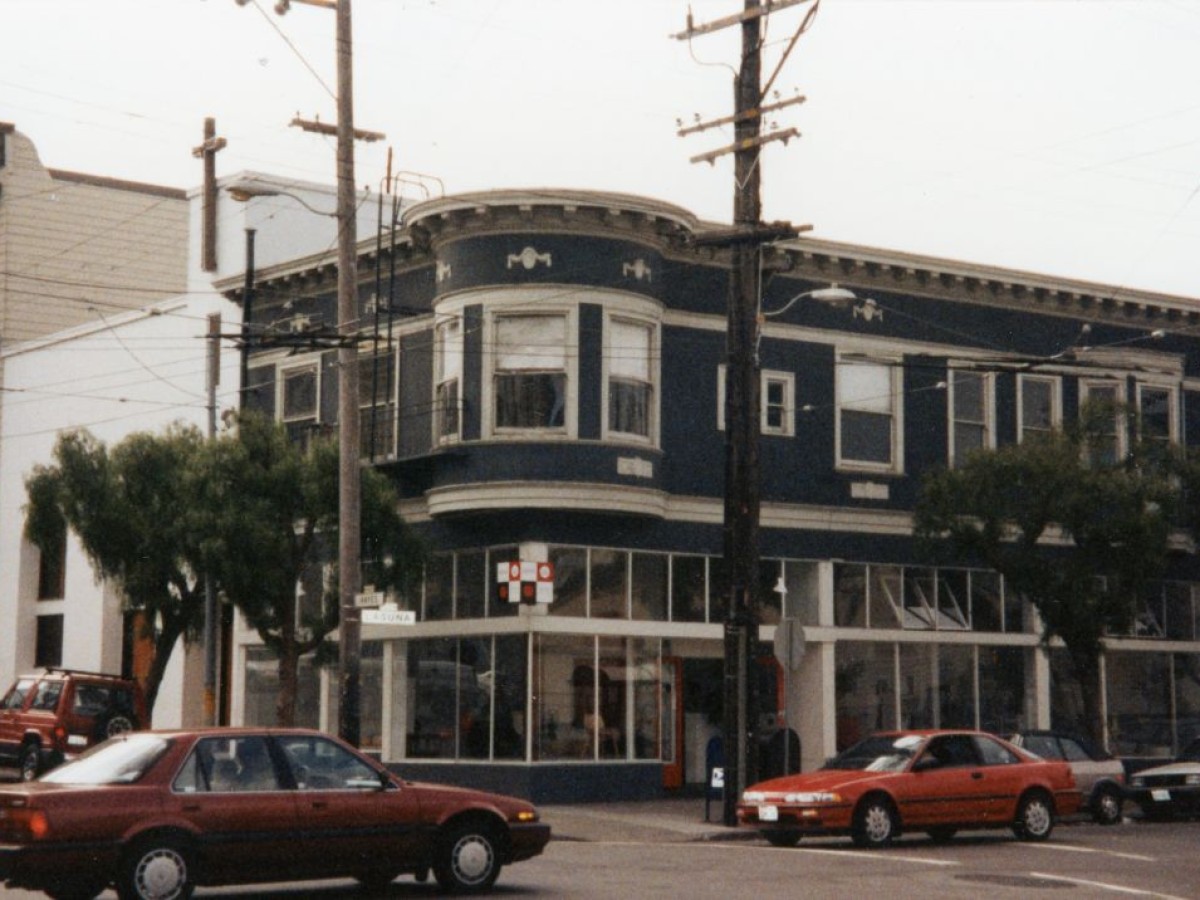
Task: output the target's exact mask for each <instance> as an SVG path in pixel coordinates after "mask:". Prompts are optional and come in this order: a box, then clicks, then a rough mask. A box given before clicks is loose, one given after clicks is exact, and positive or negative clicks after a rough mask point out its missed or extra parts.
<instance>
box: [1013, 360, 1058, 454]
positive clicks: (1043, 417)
mask: <svg viewBox="0 0 1200 900" xmlns="http://www.w3.org/2000/svg"><path fill="white" fill-rule="evenodd" d="M1018 383H1019V385H1020V388H1019V390H1020V394H1019V397H1020V411H1019V413H1018V415H1019V416H1020V424H1021V427H1020V439H1021V440H1022V441H1027V440H1031V439H1034V438H1036V437H1039V436H1041V437H1044V436H1047V435H1049V434H1050V432H1052V431H1053V430H1054V429H1056V428H1058V427H1059V426H1060V425H1061V424H1062V399H1061V396H1060V393H1061V389H1060V385H1059V380H1058V379H1057V378H1054V377H1052V376H1047V375H1021V376H1019V381H1018Z"/></svg>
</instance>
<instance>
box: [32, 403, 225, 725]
mask: <svg viewBox="0 0 1200 900" xmlns="http://www.w3.org/2000/svg"><path fill="white" fill-rule="evenodd" d="M203 443H204V441H203V438H202V437H201V435H200V433H199V432H198V431H197V430H196V429H194V428H189V427H184V426H173V427H171V428H169V429H168V430H167V431H166V432H165V433H163V434H161V435H152V434H148V433H138V434H133V435H130V436H129V437H127V438H126V439H124V440H123V441H121V443H119V444H117V445H116V446H115V447H113V448H112V449H111V450H110V449H109V448H108V447H107V446H106V445H105V444H104V443H103V442H101V441H99V440H97V439H96V438H95V437H94V436H92V435H91V434H90V433H89V432H88V431H86V430H80V431H72V432H65V433H63V434H61V435H60V436H59V438H58V440H57V442H56V443H55V447H54V451H53V458H54V462H53V463H52V464H50V465H42V466H37V467H36V468H35V469H34V470H33V472H32V473H31V474H30V475H29V477H28V478H27V479H26V489H27V492H28V496H29V502H28V505H27V506H26V524H25V533H26V535H27V537H28V538H29V540H30V541H32V542H33V543H34V544H35V545H37V546H38V547H39V549H41V551H42V552H43V553H57V552H59V547H60V541H61V538H62V535H63V533H64V528H66V527H69V528H70V529H71V530H72V531H74V532H75V534H76V535H78V537H79V541H80V543H81V544H82V546H83V549H84V551H85V552H86V553H87V556H88V558H89V559H90V560H91V562H92V565H93V566H94V567H95V568H96V571H97V572H98V573H99V574H100V575H101V576H103V577H104V578H108V579H111V580H112V581H113V582H114V583H116V584H117V585H118V586H119V587H120V589H121V590H122V591H123V593H124V594H125V598H126V607H127V608H128V609H130V610H138V611H141V612H142V613H143V614H144V615H143V617H142V623H143V628H144V632H143V634H142V635H141V636H142V637H147V638H149V639H150V640H151V641H152V643H153V647H154V656H153V659H152V661H151V664H150V669H149V672H148V673H147V676H146V684H145V690H146V703H147V709H148V711H149V712H151V713H153V709H154V703H155V700H156V699H157V697H158V689H159V685H160V684H161V682H162V677H163V673H164V672H165V670H166V666H167V663H168V661H169V660H170V657H171V652H172V650H173V649H174V647H175V644H176V643H177V642H178V640H179V638H180V637H182V636H187V635H189V634H190V635H195V634H196V633H198V631H199V629H200V627H201V626H202V624H203V616H204V580H203V571H204V565H203V559H202V550H201V540H200V533H199V531H198V528H197V524H198V513H199V498H198V496H197V494H196V489H197V487H198V485H197V484H196V481H195V479H194V478H192V477H191V473H193V472H194V470H195V467H196V464H197V460H198V456H199V453H200V451H201V448H202V447H203Z"/></svg>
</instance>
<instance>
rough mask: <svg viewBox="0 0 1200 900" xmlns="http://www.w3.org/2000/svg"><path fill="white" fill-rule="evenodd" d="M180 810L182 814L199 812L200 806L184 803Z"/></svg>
mask: <svg viewBox="0 0 1200 900" xmlns="http://www.w3.org/2000/svg"><path fill="white" fill-rule="evenodd" d="M182 809H183V811H184V812H199V811H200V804H199V803H185V804H183V807H182Z"/></svg>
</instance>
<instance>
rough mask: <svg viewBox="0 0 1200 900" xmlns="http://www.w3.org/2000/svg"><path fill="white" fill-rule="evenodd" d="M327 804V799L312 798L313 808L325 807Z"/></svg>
mask: <svg viewBox="0 0 1200 900" xmlns="http://www.w3.org/2000/svg"><path fill="white" fill-rule="evenodd" d="M327 806H329V801H327V800H314V801H313V802H312V808H313V809H325V807H327Z"/></svg>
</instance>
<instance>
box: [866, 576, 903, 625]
mask: <svg viewBox="0 0 1200 900" xmlns="http://www.w3.org/2000/svg"><path fill="white" fill-rule="evenodd" d="M869 571H870V574H871V580H870V587H869V589H868V593H867V600H868V602H869V606H868V609H867V626H868V627H869V628H900V627H901V619H900V616H901V614H902V611H903V609H904V570H903V569H902V568H900V567H899V566H870V567H869Z"/></svg>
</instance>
